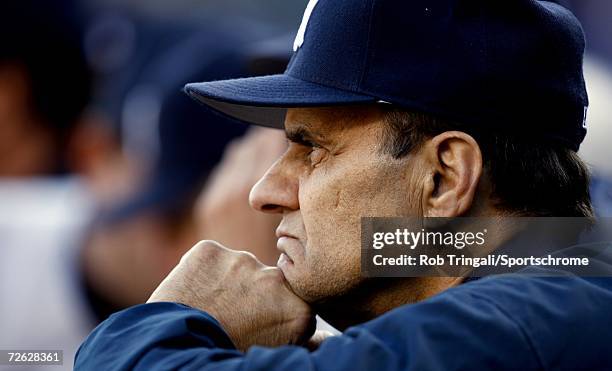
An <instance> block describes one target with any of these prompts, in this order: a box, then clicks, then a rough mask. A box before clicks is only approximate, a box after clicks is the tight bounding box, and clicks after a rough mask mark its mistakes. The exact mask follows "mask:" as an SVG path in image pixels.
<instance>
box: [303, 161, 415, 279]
mask: <svg viewBox="0 0 612 371" xmlns="http://www.w3.org/2000/svg"><path fill="white" fill-rule="evenodd" d="M362 158H363V157H362ZM358 165H359V166H351V167H348V166H346V167H337V168H336V169H321V171H315V172H312V173H311V174H309V175H308V177H304V178H303V179H301V181H300V188H299V189H300V193H299V202H300V211H301V214H302V218H303V222H304V228H305V232H306V236H307V244H306V249H305V263H306V267H305V268H306V269H308V273H309V274H310V275H312V276H317V277H318V278H319V282H325V280H330V281H334V282H335V283H336V284H337V285H341V286H350V285H351V282H355V281H356V280H359V277H360V266H361V263H360V252H361V217H364V216H398V215H405V209H406V207H407V199H406V197H405V192H404V190H403V189H402V187H401V185H403V184H404V185H405V182H403V179H400V178H399V177H400V175H399V174H401V173H399V172H398V170H397V169H395V168H393V169H392V168H391V166H389V165H388V164H385V165H384V166H383V165H380V164H377V163H369V164H368V163H367V162H364V163H360V164H358ZM402 210H403V211H404V212H402Z"/></svg>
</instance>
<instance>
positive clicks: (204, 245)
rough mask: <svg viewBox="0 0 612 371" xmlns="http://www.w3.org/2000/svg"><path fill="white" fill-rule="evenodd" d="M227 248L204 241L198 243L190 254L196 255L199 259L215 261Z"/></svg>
mask: <svg viewBox="0 0 612 371" xmlns="http://www.w3.org/2000/svg"><path fill="white" fill-rule="evenodd" d="M224 249H225V248H224V247H223V246H221V244H219V243H218V242H216V241H211V240H203V241H200V242H198V243H197V244H196V245H195V246H194V247H193V248H192V249H191V250H190V251H189V254H193V255H195V256H196V257H197V258H203V259H213V258H215V257H217V256H218V255H219V254H220V253H221V252H223V250H224Z"/></svg>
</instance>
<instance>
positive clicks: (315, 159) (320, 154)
mask: <svg viewBox="0 0 612 371" xmlns="http://www.w3.org/2000/svg"><path fill="white" fill-rule="evenodd" d="M308 157H309V158H310V164H311V165H312V166H317V165H318V164H319V163H320V162H321V161H323V158H324V157H325V150H324V149H323V148H321V147H316V146H315V147H312V149H311V150H310V153H309V154H308Z"/></svg>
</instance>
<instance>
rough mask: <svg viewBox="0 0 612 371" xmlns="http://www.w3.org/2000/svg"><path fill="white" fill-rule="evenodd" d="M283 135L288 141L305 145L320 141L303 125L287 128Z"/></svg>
mask: <svg viewBox="0 0 612 371" xmlns="http://www.w3.org/2000/svg"><path fill="white" fill-rule="evenodd" d="M285 135H286V136H287V139H289V141H291V142H293V143H297V144H302V145H305V146H312V145H314V144H316V143H319V142H320V139H317V138H316V137H315V135H313V134H312V132H311V131H310V130H308V128H307V127H306V126H305V125H299V126H296V127H294V128H290V129H287V130H285Z"/></svg>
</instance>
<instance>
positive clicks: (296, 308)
mask: <svg viewBox="0 0 612 371" xmlns="http://www.w3.org/2000/svg"><path fill="white" fill-rule="evenodd" d="M148 302H177V303H182V304H185V305H188V306H190V307H193V308H197V309H201V310H203V311H205V312H207V313H208V314H210V315H212V316H213V317H214V318H216V319H217V320H218V321H219V322H220V323H221V325H222V326H223V328H224V329H225V331H226V332H227V333H228V334H229V336H230V338H231V339H232V341H233V342H234V344H235V345H236V347H237V348H238V349H241V350H246V349H248V348H249V347H250V346H252V345H264V346H279V345H284V344H305V343H306V342H307V341H308V339H309V338H310V337H311V335H312V334H313V332H314V329H315V319H314V313H312V311H311V309H310V307H309V306H308V304H306V303H305V302H304V301H303V300H302V299H300V298H299V297H298V296H296V295H295V294H294V293H293V292H292V291H291V290H290V289H289V286H288V285H287V284H286V281H285V278H284V276H283V273H282V272H281V271H280V269H278V268H276V267H268V266H265V265H263V264H262V263H261V262H259V261H258V260H257V259H256V258H255V256H254V255H252V254H250V253H248V252H243V251H234V250H230V249H227V248H225V247H223V246H221V245H220V244H218V243H216V242H214V241H202V242H200V243H198V244H197V245H195V246H194V247H193V248H192V249H191V250H189V251H188V252H187V253H186V254H185V255H184V256H183V258H182V259H181V261H180V263H179V264H178V265H177V266H176V267H175V268H174V270H173V271H172V272H171V273H170V274H169V275H168V277H167V278H166V279H165V280H164V281H163V282H162V283H161V284H160V285H159V287H158V288H157V289H156V290H155V292H154V293H153V295H151V297H150V298H149V301H148Z"/></svg>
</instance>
